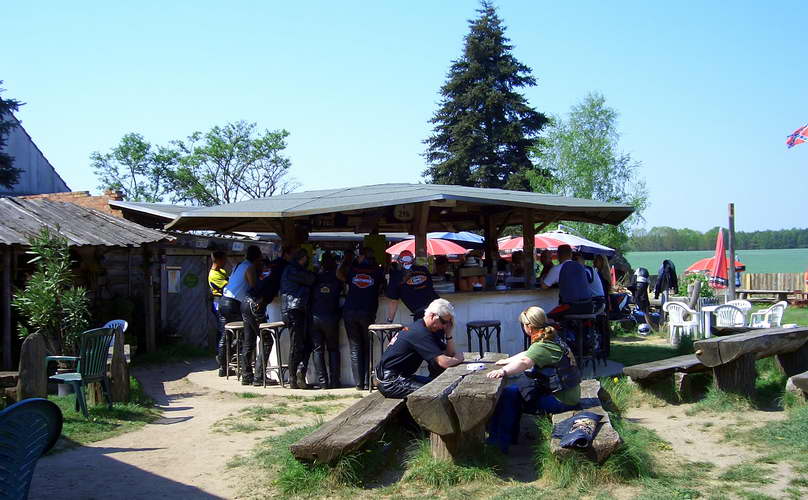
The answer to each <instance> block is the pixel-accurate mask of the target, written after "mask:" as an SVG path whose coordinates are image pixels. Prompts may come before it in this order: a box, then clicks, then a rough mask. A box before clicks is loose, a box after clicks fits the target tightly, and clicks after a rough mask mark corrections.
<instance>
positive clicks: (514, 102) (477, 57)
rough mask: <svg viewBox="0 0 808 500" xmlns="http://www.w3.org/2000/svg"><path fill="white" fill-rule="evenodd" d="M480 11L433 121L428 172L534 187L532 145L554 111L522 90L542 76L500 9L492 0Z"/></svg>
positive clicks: (466, 182)
mask: <svg viewBox="0 0 808 500" xmlns="http://www.w3.org/2000/svg"><path fill="white" fill-rule="evenodd" d="M478 12H479V13H480V16H479V17H478V18H477V19H474V20H471V21H469V25H470V31H469V34H468V35H467V36H466V38H465V46H464V50H463V55H462V56H461V57H460V58H459V59H457V60H456V61H454V62H453V63H452V66H451V68H450V70H449V74H448V77H447V81H446V83H445V84H444V85H443V87H442V88H441V95H442V96H443V97H442V99H441V103H440V108H439V109H438V110H437V111H436V112H435V115H434V116H433V117H432V120H431V121H430V123H432V124H433V125H434V129H433V133H432V136H431V137H429V138H428V139H426V140H425V141H424V143H425V144H426V145H427V150H426V153H425V154H424V156H425V158H426V160H427V162H428V163H429V164H430V166H429V168H427V169H426V170H425V171H424V176H425V177H426V178H427V179H428V181H429V182H433V183H439V184H459V185H463V186H475V187H494V188H508V189H519V190H529V189H530V184H529V182H528V180H527V173H528V172H530V171H531V170H533V168H534V167H533V164H532V163H531V160H530V148H531V146H532V144H533V142H534V139H535V137H536V134H537V133H538V132H539V131H540V130H541V128H542V127H543V126H544V125H545V123H547V117H545V116H544V115H543V114H542V113H539V112H538V111H536V110H535V109H533V108H532V107H530V105H528V103H527V100H526V99H525V97H524V96H523V95H522V94H520V93H519V92H518V89H520V88H523V87H532V86H534V85H536V79H535V78H534V77H533V76H532V74H531V70H530V68H528V67H527V66H525V65H524V64H522V63H520V62H519V61H518V60H516V58H515V57H514V56H513V55H512V54H511V50H512V48H513V47H512V46H511V45H510V44H509V43H508V42H509V39H508V38H507V37H505V27H504V26H503V24H502V20H501V19H500V18H499V16H498V15H497V12H496V9H495V8H494V6H493V5H492V4H491V3H489V2H487V1H484V2H482V5H481V8H480V9H479V10H478Z"/></svg>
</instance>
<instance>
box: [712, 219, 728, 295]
mask: <svg viewBox="0 0 808 500" xmlns="http://www.w3.org/2000/svg"><path fill="white" fill-rule="evenodd" d="M728 267H729V264H728V263H727V252H726V251H725V250H724V230H723V229H719V230H718V236H717V237H716V240H715V256H714V257H713V267H712V269H710V286H711V287H713V288H726V287H727V283H729V280H728V278H727V275H728V272H727V270H728Z"/></svg>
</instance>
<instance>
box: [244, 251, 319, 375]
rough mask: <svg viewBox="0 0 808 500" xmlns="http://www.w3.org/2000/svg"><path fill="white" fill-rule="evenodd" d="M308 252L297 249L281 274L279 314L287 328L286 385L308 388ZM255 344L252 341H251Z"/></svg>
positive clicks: (311, 281) (309, 278)
mask: <svg viewBox="0 0 808 500" xmlns="http://www.w3.org/2000/svg"><path fill="white" fill-rule="evenodd" d="M307 260H308V253H306V251H305V250H303V249H297V250H295V252H294V253H293V254H292V260H291V262H289V265H288V266H286V269H284V270H283V276H282V277H281V289H280V293H281V316H282V317H283V321H284V323H286V327H287V328H288V329H289V387H290V388H292V389H298V388H299V389H307V388H308V385H307V384H306V361H307V359H308V357H309V353H308V352H307V349H306V345H307V343H308V338H307V336H308V332H307V328H306V327H307V324H306V323H307V317H306V316H307V315H306V311H307V310H308V307H309V299H310V298H311V286H312V285H313V284H314V280H315V276H314V273H312V272H310V271H308V270H307V269H306V264H307ZM253 343H254V341H253Z"/></svg>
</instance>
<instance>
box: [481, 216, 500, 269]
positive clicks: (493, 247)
mask: <svg viewBox="0 0 808 500" xmlns="http://www.w3.org/2000/svg"><path fill="white" fill-rule="evenodd" d="M498 236H499V233H498V232H497V225H496V224H495V223H494V218H493V217H491V215H489V214H486V215H484V216H483V237H484V238H485V257H486V259H487V260H488V262H489V264H490V267H489V268H488V269H489V271H488V272H489V273H490V274H494V275H496V273H497V259H498V258H499V248H497V237H498Z"/></svg>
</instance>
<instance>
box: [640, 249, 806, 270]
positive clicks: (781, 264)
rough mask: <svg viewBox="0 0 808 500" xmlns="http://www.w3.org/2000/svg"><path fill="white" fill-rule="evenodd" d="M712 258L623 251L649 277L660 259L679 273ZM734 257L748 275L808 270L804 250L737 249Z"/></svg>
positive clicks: (707, 252) (692, 253) (695, 254)
mask: <svg viewBox="0 0 808 500" xmlns="http://www.w3.org/2000/svg"><path fill="white" fill-rule="evenodd" d="M713 255H715V251H714V250H683V251H660V252H627V253H626V254H625V257H626V259H627V260H628V261H629V262H630V263H631V267H632V268H636V267H644V268H646V269H648V271H649V272H650V273H652V274H656V271H657V269H659V263H660V262H662V260H663V259H670V260H671V261H673V263H674V265H675V266H676V271H677V272H678V273H680V274H681V273H683V272H684V271H685V269H687V268H688V267H689V266H690V265H691V264H692V263H694V262H696V261H697V260H699V259H703V258H705V257H712V256H713ZM736 255H737V256H738V257H739V258H740V260H741V261H742V262H743V263H744V265H746V271H747V272H750V273H801V272H803V271H804V270H805V269H806V268H808V248H778V249H764V250H738V251H737V252H736Z"/></svg>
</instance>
